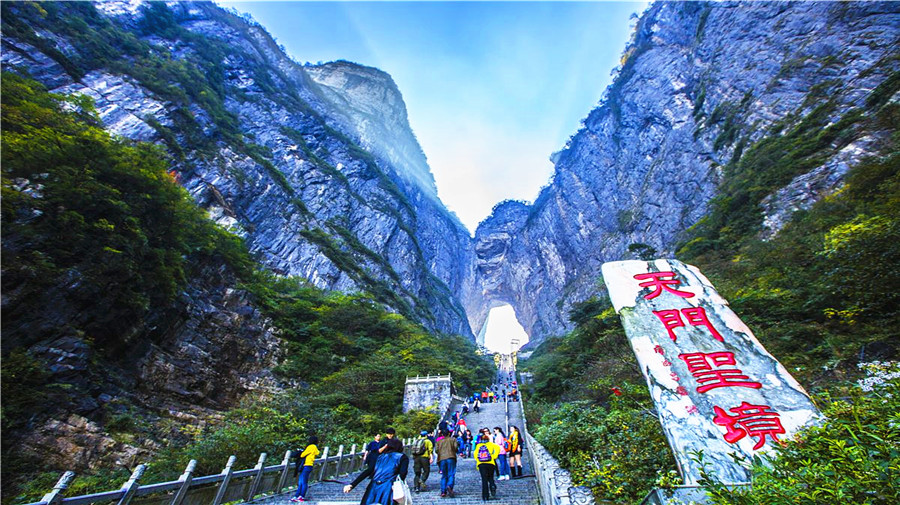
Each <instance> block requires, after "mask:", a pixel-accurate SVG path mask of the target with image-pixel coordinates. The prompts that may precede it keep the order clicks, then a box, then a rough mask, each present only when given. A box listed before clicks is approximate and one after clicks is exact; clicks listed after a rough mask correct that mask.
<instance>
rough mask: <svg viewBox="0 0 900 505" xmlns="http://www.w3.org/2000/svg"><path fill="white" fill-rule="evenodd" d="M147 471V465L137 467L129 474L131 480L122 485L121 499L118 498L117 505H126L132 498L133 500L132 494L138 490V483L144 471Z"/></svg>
mask: <svg viewBox="0 0 900 505" xmlns="http://www.w3.org/2000/svg"><path fill="white" fill-rule="evenodd" d="M146 469H147V465H138V466H137V468H135V469H134V471H133V472H131V478H129V479H128V481H127V482H125V484H122V497H121V498H119V503H118V505H128V503H129V502H130V501H131V499H132V498H134V493H136V492H137V490H138V488H139V487H141V485H140V484H139V481H140V480H141V477H142V476H143V475H144V470H146Z"/></svg>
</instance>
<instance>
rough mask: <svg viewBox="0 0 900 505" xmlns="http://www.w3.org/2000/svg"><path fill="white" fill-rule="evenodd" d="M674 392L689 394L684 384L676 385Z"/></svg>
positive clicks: (682, 394)
mask: <svg viewBox="0 0 900 505" xmlns="http://www.w3.org/2000/svg"><path fill="white" fill-rule="evenodd" d="M675 392H676V393H678V394H680V395H681V396H687V395H689V394H690V393H688V390H687V389H685V387H684V386H678V387H677V388H675Z"/></svg>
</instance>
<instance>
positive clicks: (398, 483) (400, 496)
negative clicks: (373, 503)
mask: <svg viewBox="0 0 900 505" xmlns="http://www.w3.org/2000/svg"><path fill="white" fill-rule="evenodd" d="M391 497H392V498H393V499H394V502H395V503H399V504H400V505H412V496H410V494H409V485H407V484H406V481H405V480H403V479H401V478H400V476H399V475H398V476H397V479H396V480H394V483H393V484H392V485H391Z"/></svg>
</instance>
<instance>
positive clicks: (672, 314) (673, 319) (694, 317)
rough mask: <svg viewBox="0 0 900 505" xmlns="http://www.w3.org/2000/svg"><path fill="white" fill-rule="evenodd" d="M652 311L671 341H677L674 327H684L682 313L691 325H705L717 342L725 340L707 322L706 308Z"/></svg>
mask: <svg viewBox="0 0 900 505" xmlns="http://www.w3.org/2000/svg"><path fill="white" fill-rule="evenodd" d="M653 313H654V314H656V317H658V318H659V320H660V322H662V324H663V326H665V327H666V331H667V332H669V338H671V339H672V342H677V341H678V337H676V336H675V328H682V327H684V321H683V320H682V319H681V316H682V314H683V315H684V318H685V319H686V320H687V322H688V323H690V324H691V326H705V327H706V328H707V329H708V330H709V331H710V333H712V336H713V338H715V339H716V340H718V341H719V342H724V341H725V339H723V338H722V334H721V333H719V332H718V330H716V328H715V327H714V326H713V325H712V323H710V322H709V317H707V316H706V309H704V308H703V307H689V308H686V309H681V310H680V311H679V310H678V309H665V310H654V311H653Z"/></svg>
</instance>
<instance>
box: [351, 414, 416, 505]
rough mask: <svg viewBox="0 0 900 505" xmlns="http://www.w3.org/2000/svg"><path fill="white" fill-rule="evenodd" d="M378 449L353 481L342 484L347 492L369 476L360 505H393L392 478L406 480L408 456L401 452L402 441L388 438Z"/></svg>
mask: <svg viewBox="0 0 900 505" xmlns="http://www.w3.org/2000/svg"><path fill="white" fill-rule="evenodd" d="M389 429H390V428H389ZM380 451H381V454H379V455H378V457H377V458H376V459H373V460H372V461H371V462H370V463H369V464H368V465H367V466H366V469H365V470H363V471H362V473H360V474H359V475H358V476H357V477H356V478H355V479H353V482H351V483H350V484H347V485H346V486H344V492H345V493H349V492H350V491H352V490H353V488H355V487H356V486H357V485H359V483H360V482H362V481H363V480H364V479H365V478H366V477H371V480H370V481H369V484H368V485H367V486H366V491H365V493H363V497H362V500H361V501H360V502H359V503H360V505H394V497H393V494H394V493H393V485H394V480H395V479H396V478H397V477H398V476H399V477H400V479H401V480H406V475H407V473H409V457H408V456H407V455H406V454H403V452H402V451H403V443H402V442H400V441H399V440H397V439H396V438H389V439H388V440H387V441H386V442H385V443H384V445H382V447H381V449H380Z"/></svg>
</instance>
